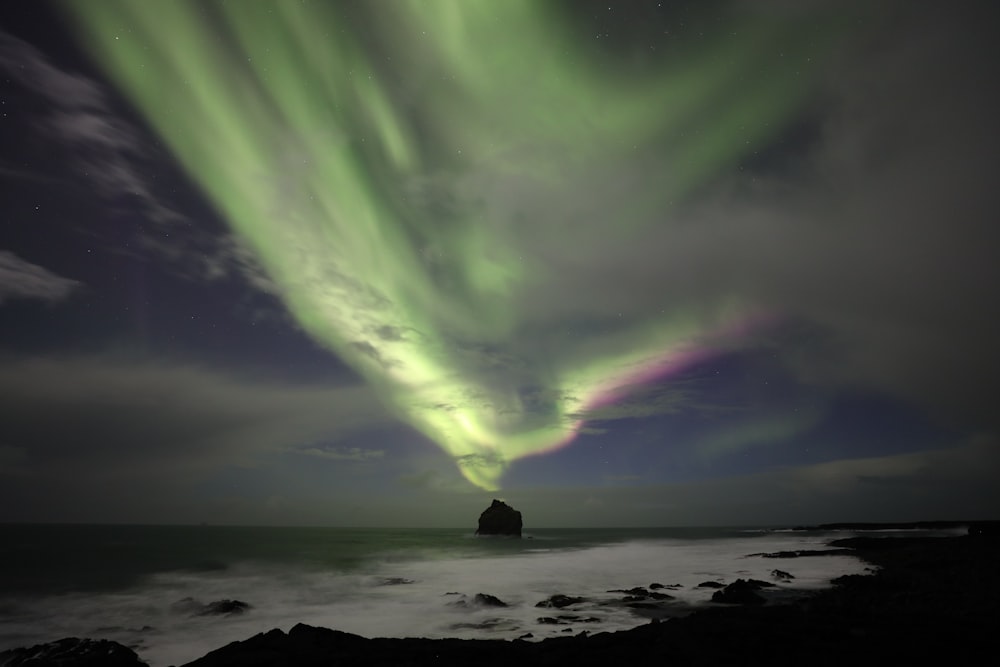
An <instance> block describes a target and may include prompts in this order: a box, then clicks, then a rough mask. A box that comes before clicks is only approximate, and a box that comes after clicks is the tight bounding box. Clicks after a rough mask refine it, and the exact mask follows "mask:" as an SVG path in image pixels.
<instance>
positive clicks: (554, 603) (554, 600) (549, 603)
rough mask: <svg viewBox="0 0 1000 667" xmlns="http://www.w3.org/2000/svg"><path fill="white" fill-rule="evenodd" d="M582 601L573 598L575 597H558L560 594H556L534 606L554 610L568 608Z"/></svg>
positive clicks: (581, 599) (582, 599)
mask: <svg viewBox="0 0 1000 667" xmlns="http://www.w3.org/2000/svg"><path fill="white" fill-rule="evenodd" d="M583 601H584V598H575V597H570V596H569V595H560V594H557V595H553V596H552V597H550V598H549V599H547V600H542V601H541V602H539V603H538V604H536V605H535V606H536V607H551V608H555V609H562V608H563V607H568V606H570V605H571V604H578V603H580V602H583Z"/></svg>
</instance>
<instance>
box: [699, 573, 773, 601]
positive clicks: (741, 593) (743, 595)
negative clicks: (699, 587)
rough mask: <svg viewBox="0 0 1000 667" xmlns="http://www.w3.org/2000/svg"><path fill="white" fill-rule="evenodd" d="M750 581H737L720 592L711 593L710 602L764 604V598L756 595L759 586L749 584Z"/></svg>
mask: <svg viewBox="0 0 1000 667" xmlns="http://www.w3.org/2000/svg"><path fill="white" fill-rule="evenodd" d="M751 581H754V580H751ZM751 581H747V580H745V579H737V580H736V581H734V582H733V583H731V584H729V585H728V586H726V587H725V588H723V589H722V590H719V591H715V592H714V593H712V602H719V603H722V604H764V598H762V597H761V596H759V595H757V591H758V590H760V586H758V585H757V584H756V583H751ZM771 585H773V584H771Z"/></svg>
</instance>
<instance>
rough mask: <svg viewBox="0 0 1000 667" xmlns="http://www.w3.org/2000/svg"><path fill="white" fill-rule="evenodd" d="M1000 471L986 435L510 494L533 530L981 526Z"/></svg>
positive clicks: (998, 498) (990, 511) (996, 505)
mask: <svg viewBox="0 0 1000 667" xmlns="http://www.w3.org/2000/svg"><path fill="white" fill-rule="evenodd" d="M998 475H1000V443H998V441H997V439H996V438H994V437H992V436H977V437H974V438H971V439H969V440H968V441H964V442H959V443H957V444H955V445H954V446H952V447H947V448H941V449H934V450H927V451H922V452H914V453H910V454H901V455H895V456H885V457H874V458H853V459H843V460H838V461H829V462H826V463H821V464H815V465H806V466H796V467H788V468H783V469H776V470H771V471H768V472H763V473H758V474H752V475H736V476H730V477H723V478H716V479H710V480H702V481H698V482H690V483H685V482H678V483H672V484H649V485H635V484H626V485H622V486H614V485H605V486H602V487H599V488H594V487H584V486H582V487H575V488H574V487H571V486H562V487H558V486H549V487H544V488H511V489H507V490H506V491H505V493H506V495H507V496H508V497H509V498H511V502H512V503H513V504H514V506H515V507H517V508H518V509H519V510H521V511H522V512H523V513H524V516H525V524H526V526H530V527H538V526H594V525H598V526H601V525H603V526H706V525H719V526H740V525H747V526H763V525H770V526H782V525H783V526H794V525H802V524H814V523H825V522H834V521H914V520H918V519H949V520H975V519H989V518H993V517H995V516H996V514H997V512H1000V489H998V487H997V485H996V479H997V476H998ZM581 507H586V509H587V511H586V512H581V511H580V508H581Z"/></svg>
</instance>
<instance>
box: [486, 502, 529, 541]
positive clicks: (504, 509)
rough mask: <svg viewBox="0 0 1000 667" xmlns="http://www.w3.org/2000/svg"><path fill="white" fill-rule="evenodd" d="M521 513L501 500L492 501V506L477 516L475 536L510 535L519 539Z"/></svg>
mask: <svg viewBox="0 0 1000 667" xmlns="http://www.w3.org/2000/svg"><path fill="white" fill-rule="evenodd" d="M521 525H522V523H521V513H520V512H518V511H517V510H516V509H514V508H513V507H511V506H510V505H508V504H507V503H505V502H503V501H501V500H496V499H494V500H493V504H491V505H490V506H489V507H487V508H486V509H485V510H483V513H482V514H480V515H479V528H477V529H476V535H510V536H517V537H521Z"/></svg>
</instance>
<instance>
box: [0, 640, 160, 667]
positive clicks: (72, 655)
mask: <svg viewBox="0 0 1000 667" xmlns="http://www.w3.org/2000/svg"><path fill="white" fill-rule="evenodd" d="M0 665H3V666H4V667H147V665H146V663H144V662H143V661H142V660H139V656H138V655H136V653H135V651H133V650H132V649H130V648H128V647H126V646H122V645H121V644H119V643H118V642H113V641H109V640H107V639H78V638H76V637H67V638H65V639H60V640H58V641H54V642H49V643H47V644H37V645H35V646H32V647H29V648H15V649H10V650H9V651H0Z"/></svg>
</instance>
